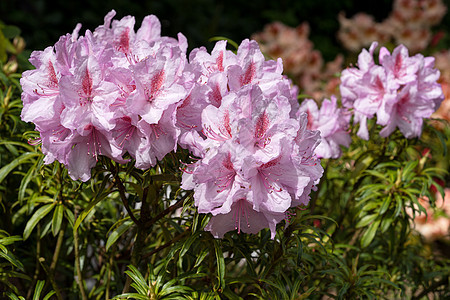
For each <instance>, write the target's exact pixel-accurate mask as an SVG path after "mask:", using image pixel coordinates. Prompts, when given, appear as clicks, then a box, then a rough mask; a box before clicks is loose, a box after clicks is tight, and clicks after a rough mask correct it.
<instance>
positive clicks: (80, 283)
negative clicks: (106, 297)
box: [73, 213, 88, 300]
mask: <svg viewBox="0 0 450 300" xmlns="http://www.w3.org/2000/svg"><path fill="white" fill-rule="evenodd" d="M75 215H77V213H76V214H75ZM75 219H76V217H75ZM73 242H74V250H75V269H76V272H77V276H76V277H75V280H76V282H77V284H78V288H79V289H80V292H81V298H82V299H83V300H87V299H88V298H87V296H86V291H85V290H84V286H83V274H82V273H81V266H80V250H79V243H78V230H74V231H73Z"/></svg>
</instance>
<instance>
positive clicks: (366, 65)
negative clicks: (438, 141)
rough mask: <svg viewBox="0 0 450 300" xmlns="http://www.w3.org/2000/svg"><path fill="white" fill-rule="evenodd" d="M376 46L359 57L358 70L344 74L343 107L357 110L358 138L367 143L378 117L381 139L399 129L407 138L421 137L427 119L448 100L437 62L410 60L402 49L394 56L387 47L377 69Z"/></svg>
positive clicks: (417, 56)
mask: <svg viewBox="0 0 450 300" xmlns="http://www.w3.org/2000/svg"><path fill="white" fill-rule="evenodd" d="M376 45H377V43H373V44H372V46H371V47H370V50H369V52H368V51H366V50H363V52H362V53H361V54H360V55H359V58H358V68H348V69H346V70H344V71H343V72H342V77H341V79H342V84H341V96H342V103H343V105H344V106H345V107H347V108H352V109H353V112H354V115H355V118H354V121H355V122H356V123H359V124H360V128H359V131H358V136H359V137H361V138H363V139H366V140H367V139H368V138H369V132H368V129H367V124H366V122H367V119H371V118H373V117H374V116H375V115H376V116H377V124H379V125H382V126H385V127H384V128H383V129H382V130H381V132H380V135H381V136H383V137H387V136H389V135H390V134H391V133H392V132H393V131H394V130H395V128H397V127H398V128H399V129H400V131H401V132H402V133H403V135H404V136H405V137H407V138H413V137H418V136H420V135H421V133H422V123H423V119H424V118H429V117H430V116H431V114H432V113H433V112H434V111H435V110H436V109H437V108H438V107H439V105H440V103H441V102H442V100H443V99H444V95H443V93H442V88H441V86H440V85H439V84H438V83H437V80H438V79H439V71H438V70H437V69H435V68H434V58H432V57H423V56H422V55H420V54H416V55H414V56H412V57H409V55H408V51H407V49H406V48H405V47H404V46H402V45H400V46H398V47H397V48H395V49H394V51H393V52H392V54H391V53H389V51H388V50H387V49H386V48H384V47H383V48H381V50H380V55H379V61H380V64H381V65H376V64H375V63H374V61H373V51H374V49H375V47H376Z"/></svg>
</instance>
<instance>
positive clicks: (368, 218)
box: [356, 214, 378, 228]
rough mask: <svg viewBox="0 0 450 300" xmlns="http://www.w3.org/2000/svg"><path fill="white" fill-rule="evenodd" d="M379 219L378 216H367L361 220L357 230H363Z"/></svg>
mask: <svg viewBox="0 0 450 300" xmlns="http://www.w3.org/2000/svg"><path fill="white" fill-rule="evenodd" d="M377 217H378V215H377V214H373V215H366V216H364V217H362V218H361V220H360V221H359V222H358V223H357V224H356V228H361V227H365V226H367V225H369V224H370V223H371V222H372V221H373V220H375V219H376V218H377Z"/></svg>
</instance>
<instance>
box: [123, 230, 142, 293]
mask: <svg viewBox="0 0 450 300" xmlns="http://www.w3.org/2000/svg"><path fill="white" fill-rule="evenodd" d="M143 231H144V229H143V228H142V227H141V226H139V224H138V228H137V234H136V241H135V242H134V247H133V250H132V252H131V262H130V263H131V265H133V266H135V267H137V265H138V263H139V259H140V254H141V252H142V247H143V246H144V241H145V234H144V232H143ZM130 285H131V277H130V276H127V279H126V281H125V286H124V287H123V290H122V294H125V293H128V290H129V289H130Z"/></svg>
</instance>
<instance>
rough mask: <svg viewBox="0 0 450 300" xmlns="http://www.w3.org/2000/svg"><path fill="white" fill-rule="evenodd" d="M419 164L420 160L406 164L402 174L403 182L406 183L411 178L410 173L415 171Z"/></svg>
mask: <svg viewBox="0 0 450 300" xmlns="http://www.w3.org/2000/svg"><path fill="white" fill-rule="evenodd" d="M418 163H419V161H418V160H413V161H410V162H408V163H407V164H406V166H405V168H404V169H403V172H402V181H406V179H407V178H408V177H409V176H410V173H411V172H412V171H413V170H414V168H415V167H417V164H418Z"/></svg>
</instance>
